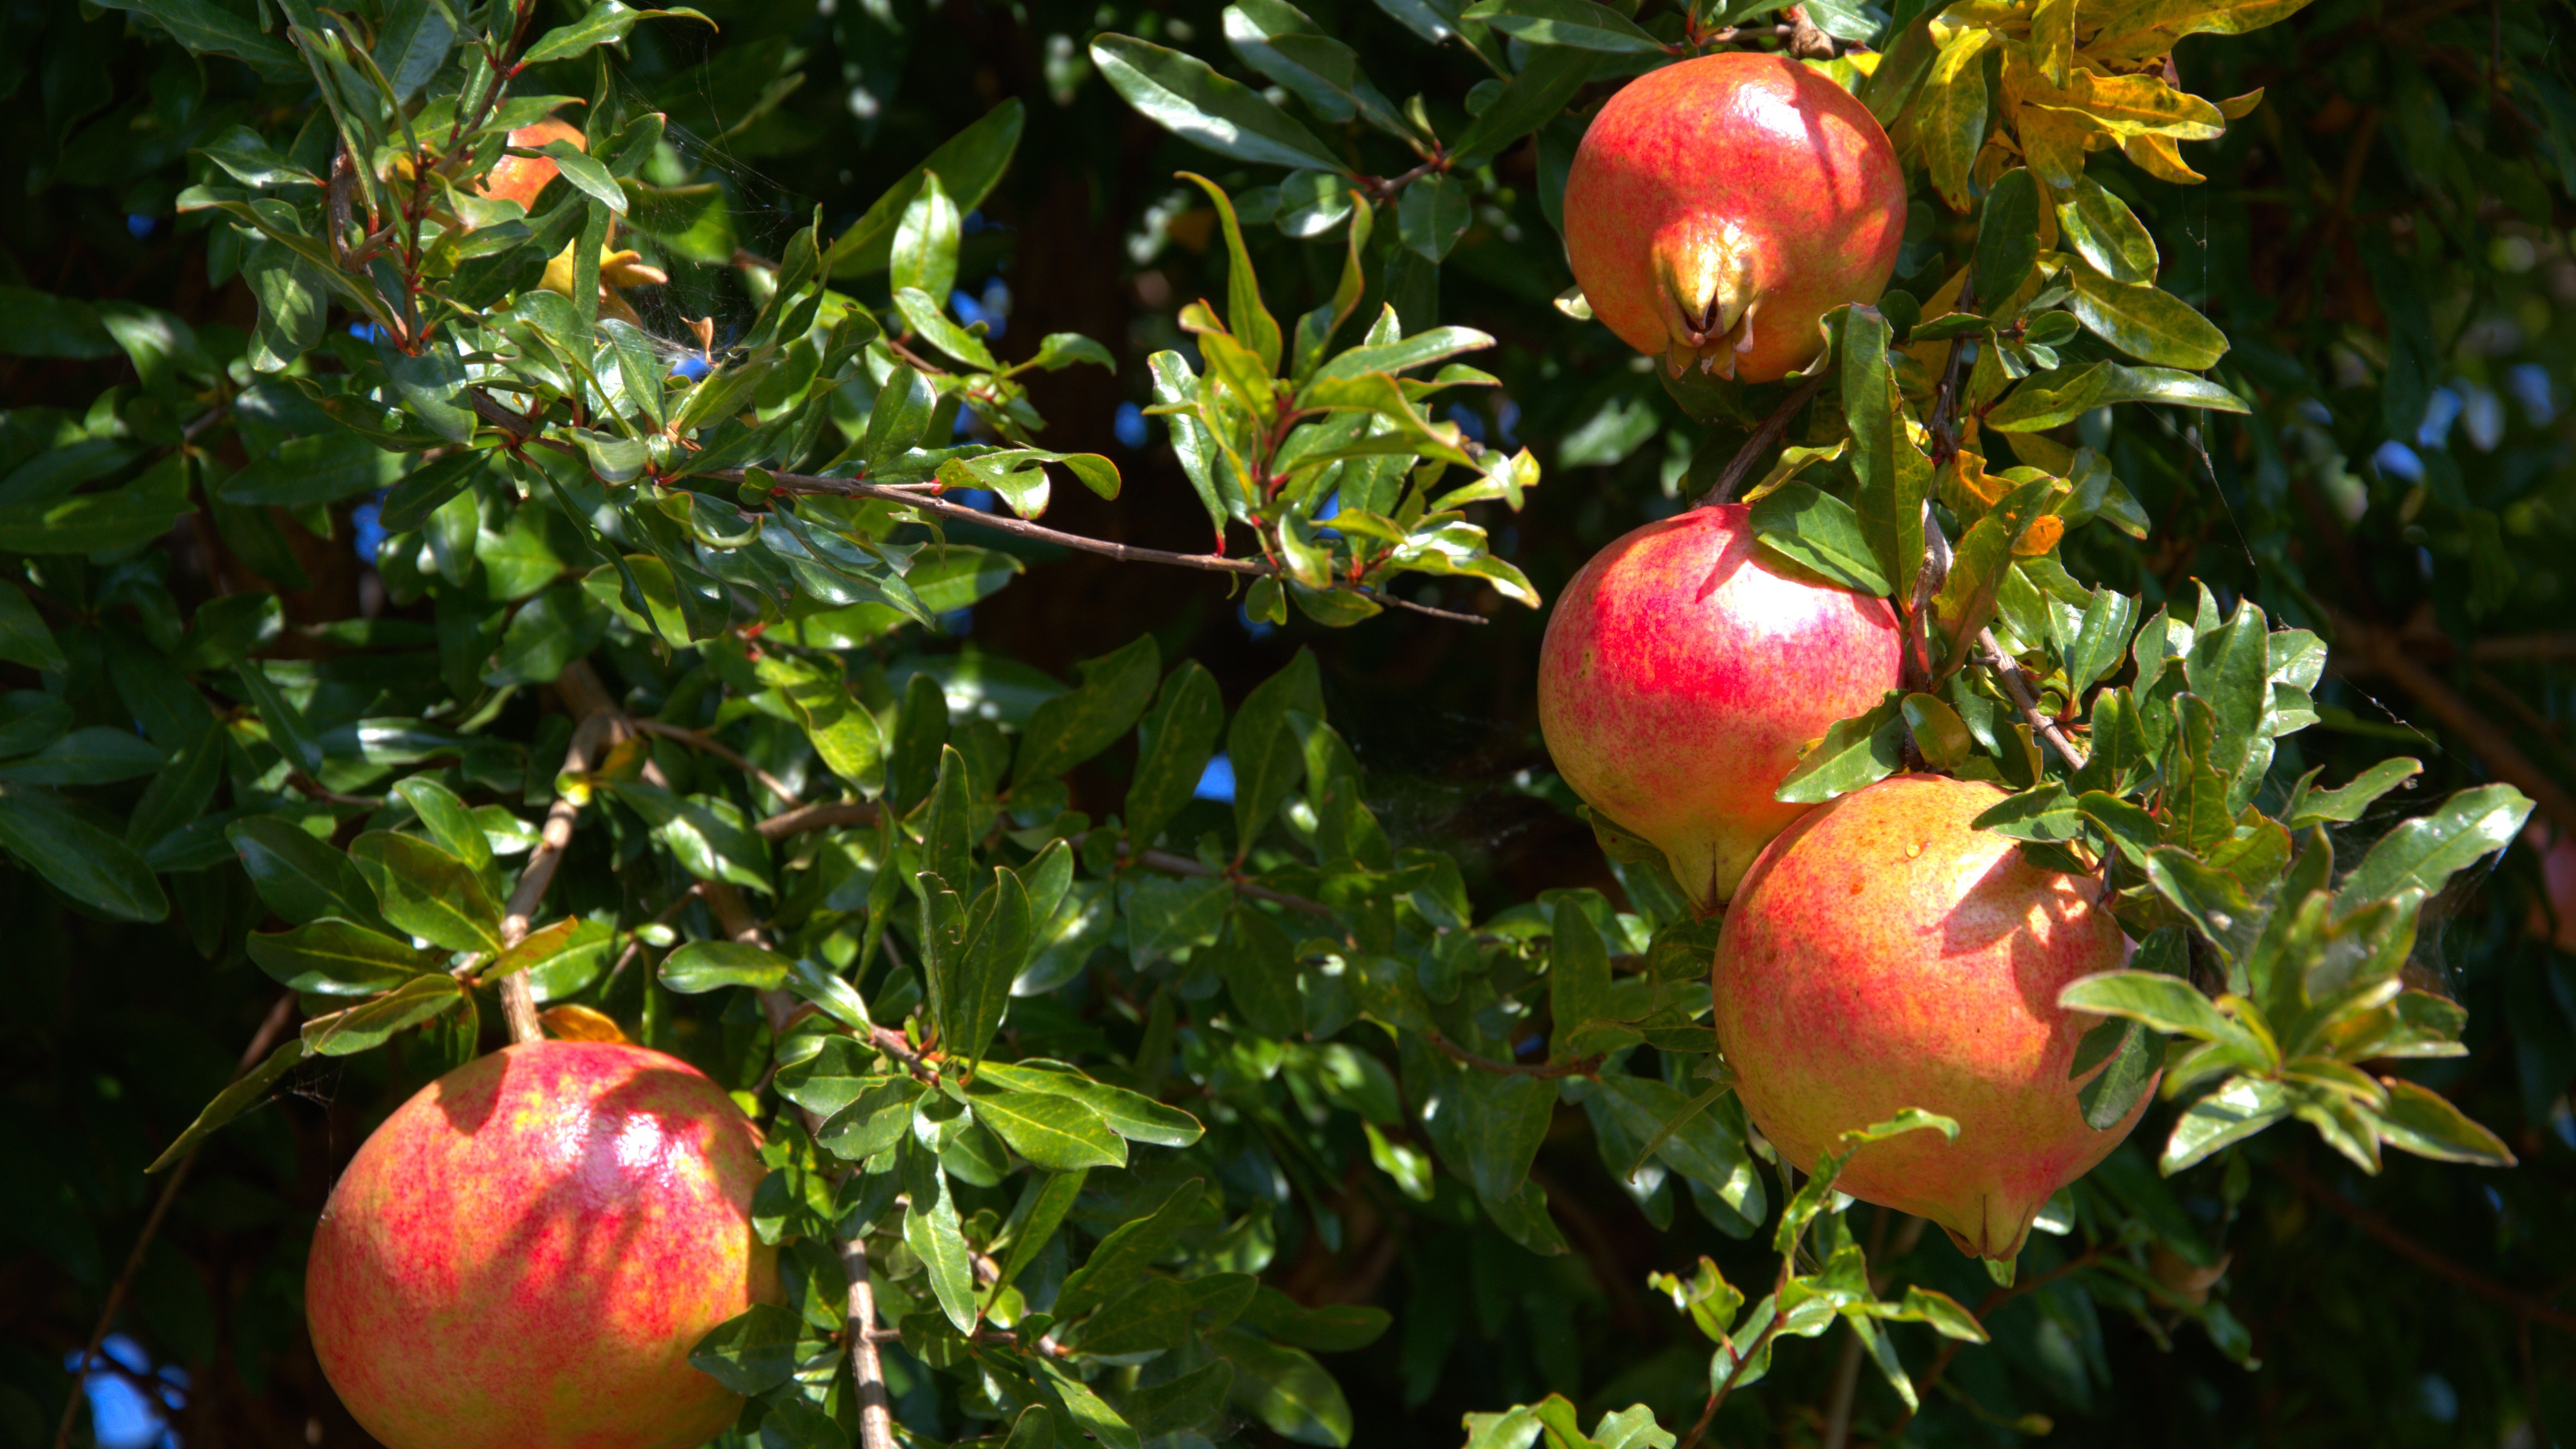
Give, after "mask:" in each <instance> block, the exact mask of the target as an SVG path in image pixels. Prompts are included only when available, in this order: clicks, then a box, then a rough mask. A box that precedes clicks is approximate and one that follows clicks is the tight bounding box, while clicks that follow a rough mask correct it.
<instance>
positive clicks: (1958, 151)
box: [1914, 25, 1997, 212]
mask: <svg viewBox="0 0 2576 1449" xmlns="http://www.w3.org/2000/svg"><path fill="white" fill-rule="evenodd" d="M1996 39H1997V37H1996V35H1995V33H1994V32H1993V31H1991V30H1986V29H1983V28H1981V27H1978V26H1973V25H1971V26H1963V27H1961V28H1960V29H1959V30H1957V31H1956V32H1954V33H1953V34H1952V36H1951V38H1950V40H1949V41H1948V43H1946V44H1944V45H1943V46H1942V47H1941V51H1940V54H1939V56H1938V57H1936V58H1935V59H1934V60H1933V62H1932V70H1931V74H1930V75H1928V76H1926V77H1925V78H1924V82H1923V90H1922V92H1921V94H1920V95H1919V96H1918V97H1917V98H1916V100H1915V102H1914V109H1915V119H1914V128H1915V135H1916V137H1917V141H1918V144H1920V145H1921V146H1922V148H1923V155H1924V160H1925V162H1926V164H1927V166H1928V167H1929V169H1930V171H1931V173H1932V185H1933V188H1934V189H1935V190H1937V191H1939V192H1940V193H1941V199H1942V200H1943V201H1945V202H1948V203H1949V205H1950V209H1951V210H1952V211H1959V212H1964V211H1967V210H1968V209H1969V196H1968V168H1969V167H1970V166H1971V165H1972V164H1974V162H1975V161H1976V159H1977V151H1978V148H1979V147H1981V146H1982V145H1983V144H1984V143H1985V138H1986V70H1985V66H1984V65H1983V64H1982V63H1981V61H1982V59H1983V57H1984V55H1985V53H1986V47H1988V46H1989V45H1992V44H1994V43H1995V41H1996Z"/></svg>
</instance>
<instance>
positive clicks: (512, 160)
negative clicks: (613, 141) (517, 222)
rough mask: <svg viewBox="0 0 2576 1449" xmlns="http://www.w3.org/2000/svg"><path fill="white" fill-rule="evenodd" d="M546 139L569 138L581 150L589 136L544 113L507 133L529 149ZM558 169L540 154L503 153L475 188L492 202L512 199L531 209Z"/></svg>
mask: <svg viewBox="0 0 2576 1449" xmlns="http://www.w3.org/2000/svg"><path fill="white" fill-rule="evenodd" d="M549 141H570V142H571V143H573V144H574V145H575V146H578V147H580V148H581V149H582V150H584V151H587V150H589V149H590V138H589V137H587V136H584V135H583V134H582V133H581V127H579V126H576V125H574V124H573V123H572V122H570V121H566V120H562V119H560V118H558V117H555V116H548V117H546V118H545V119H544V120H542V121H539V122H537V123H536V124H535V125H533V126H521V127H520V128H519V129H517V130H515V131H512V132H511V133H510V144H511V145H513V146H519V147H523V148H525V149H527V150H530V151H534V150H537V149H539V148H541V147H543V146H544V145H545V144H546V143H547V142H549ZM559 170H560V168H558V167H557V166H556V165H555V163H554V162H552V161H550V160H547V159H546V158H545V157H543V156H507V155H505V156H503V157H502V158H501V159H500V161H499V162H497V163H496V164H494V166H493V167H492V171H491V174H489V175H487V176H485V177H484V178H483V184H482V186H480V187H478V188H477V189H478V190H479V191H481V192H482V194H483V195H485V196H488V197H490V198H492V199H493V200H495V201H515V202H517V203H519V205H521V206H524V207H526V208H527V209H528V210H530V211H534V210H536V209H537V196H538V194H539V193H541V192H543V191H544V190H545V189H546V183H547V182H549V181H552V180H554V179H555V176H556V174H557V172H558V171H559Z"/></svg>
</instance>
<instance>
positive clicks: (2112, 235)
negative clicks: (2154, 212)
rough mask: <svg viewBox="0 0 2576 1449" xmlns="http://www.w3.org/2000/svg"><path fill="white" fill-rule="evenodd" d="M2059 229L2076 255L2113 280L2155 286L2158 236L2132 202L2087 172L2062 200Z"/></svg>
mask: <svg viewBox="0 0 2576 1449" xmlns="http://www.w3.org/2000/svg"><path fill="white" fill-rule="evenodd" d="M2057 233H2058V235H2059V236H2060V237H2063V238H2064V239H2065V241H2066V244H2067V245H2068V246H2069V247H2070V248H2072V249H2073V251H2074V252H2075V254H2076V255H2078V256H2080V257H2082V258H2083V259H2084V260H2085V261H2087V262H2089V263H2091V264H2092V266H2093V269H2094V270H2095V271H2097V272H2100V273H2101V274H2102V275H2103V276H2105V277H2108V278H2109V279H2111V280H2112V281H2114V282H2121V283H2126V284H2127V285H2129V286H2133V287H2136V286H2150V285H2153V283H2154V282H2155V280H2156V269H2157V267H2158V265H2159V264H2160V258H2159V257H2158V256H2157V255H2156V239H2155V237H2154V236H2153V235H2152V234H2150V233H2149V232H2148V231H2147V228H2146V224H2145V223H2143V222H2141V221H2139V220H2138V217H2137V213H2135V212H2133V211H2131V210H2129V204H2128V203H2127V202H2125V201H2122V200H2121V199H2120V198H2118V197H2116V196H2114V195H2112V194H2111V193H2110V192H2108V191H2105V190H2103V189H2102V184H2101V183H2100V182H2098V181H2095V180H2093V179H2092V178H2090V177H2084V178H2081V179H2079V180H2077V181H2076V183H2075V184H2074V185H2073V186H2072V187H2070V188H2067V189H2066V193H2065V196H2064V198H2063V199H2062V200H2060V201H2059V202H2058V203H2057Z"/></svg>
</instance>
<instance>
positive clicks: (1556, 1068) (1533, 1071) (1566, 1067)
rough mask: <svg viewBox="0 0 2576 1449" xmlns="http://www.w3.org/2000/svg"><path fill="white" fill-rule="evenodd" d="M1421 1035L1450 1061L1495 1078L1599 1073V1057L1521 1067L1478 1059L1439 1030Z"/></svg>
mask: <svg viewBox="0 0 2576 1449" xmlns="http://www.w3.org/2000/svg"><path fill="white" fill-rule="evenodd" d="M1422 1036H1423V1039H1424V1040H1425V1041H1428V1042H1430V1043H1431V1044H1432V1045H1433V1046H1435V1047H1437V1048H1439V1049H1440V1053H1441V1055H1443V1056H1446V1057H1448V1058H1449V1059H1450V1060H1451V1061H1458V1062H1465V1063H1466V1064H1467V1065H1468V1066H1471V1067H1474V1068H1475V1069H1476V1070H1478V1071H1480V1072H1491V1073H1493V1074H1494V1075H1496V1076H1498V1077H1588V1076H1591V1075H1592V1074H1593V1073H1595V1072H1598V1071H1600V1070H1601V1058H1600V1057H1598V1056H1588V1057H1576V1058H1574V1059H1572V1060H1571V1061H1562V1062H1540V1063H1539V1064H1537V1065H1536V1066H1523V1065H1521V1064H1520V1063H1518V1062H1498V1061H1495V1060H1494V1059H1493V1058H1492V1057H1488V1056H1480V1055H1478V1054H1477V1053H1475V1052H1471V1051H1469V1050H1467V1049H1466V1048H1465V1047H1462V1046H1460V1045H1458V1044H1457V1043H1456V1042H1454V1041H1451V1040H1450V1039H1449V1038H1447V1037H1445V1036H1442V1035H1441V1034H1440V1033H1439V1032H1438V1031H1426V1032H1424V1033H1423V1034H1422Z"/></svg>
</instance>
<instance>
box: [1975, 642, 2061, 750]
mask: <svg viewBox="0 0 2576 1449" xmlns="http://www.w3.org/2000/svg"><path fill="white" fill-rule="evenodd" d="M1977 647H1978V648H1979V649H1980V650H1981V651H1983V652H1984V654H1985V656H1986V667H1987V668H1989V669H1992V670H1993V671H1994V672H1995V677H1996V678H1997V679H2000V680H2002V681H2003V685H2004V692H2005V693H2006V694H2009V695H2011V696H2012V698H2013V704H2014V705H2015V706H2016V707H2018V708H2019V709H2020V710H2021V715H2022V718H2024V719H2026V720H2029V721H2030V727H2031V728H2032V729H2034V730H2037V731H2039V733H2040V736H2041V737H2042V738H2044V739H2046V740H2047V741H2048V742H2049V743H2050V744H2051V745H2053V746H2055V747H2056V749H2057V756H2058V758H2059V759H2062V760H2064V761H2065V762H2066V763H2067V766H2068V767H2069V768H2071V769H2077V770H2081V769H2083V768H2084V762H2085V759H2086V756H2085V753H2084V751H2083V749H2082V748H2081V747H2079V746H2078V745H2077V744H2076V743H2075V742H2074V741H2073V740H2070V739H2068V738H2067V737H2066V731H2064V730H2062V729H2059V728H2058V727H2057V721H2055V720H2053V719H2050V718H2049V717H2048V716H2046V715H2044V714H2041V713H2040V712H2039V700H2038V698H2037V697H2036V696H2034V695H2033V694H2032V693H2031V690H2030V681H2029V680H2028V679H2027V678H2025V677H2024V676H2023V674H2022V672H2021V661H2019V660H2017V659H2015V658H2013V657H2012V656H2011V655H2009V654H2006V653H2005V652H2004V646H2003V645H2001V644H1998V643H1996V642H1995V631H1994V630H1992V629H1988V630H1986V631H1985V632H1984V633H1982V634H1979V635H1978V636H1977Z"/></svg>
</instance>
